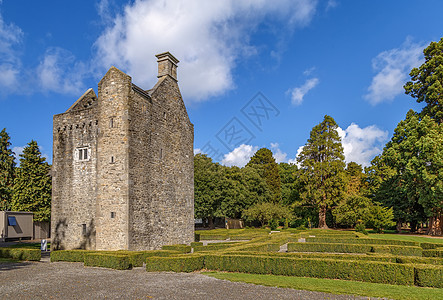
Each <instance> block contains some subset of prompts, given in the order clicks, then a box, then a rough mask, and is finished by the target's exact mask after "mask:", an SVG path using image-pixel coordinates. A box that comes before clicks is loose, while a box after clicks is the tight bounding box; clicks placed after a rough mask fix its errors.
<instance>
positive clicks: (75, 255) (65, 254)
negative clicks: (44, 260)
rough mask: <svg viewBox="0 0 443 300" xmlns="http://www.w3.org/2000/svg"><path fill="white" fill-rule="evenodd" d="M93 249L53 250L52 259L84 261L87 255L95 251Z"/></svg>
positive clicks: (53, 260)
mask: <svg viewBox="0 0 443 300" xmlns="http://www.w3.org/2000/svg"><path fill="white" fill-rule="evenodd" d="M94 252H96V251H92V250H57V251H51V261H52V262H55V261H69V262H84V261H85V255H86V254H88V253H94Z"/></svg>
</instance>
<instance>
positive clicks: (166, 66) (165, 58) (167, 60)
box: [155, 52, 178, 81]
mask: <svg viewBox="0 0 443 300" xmlns="http://www.w3.org/2000/svg"><path fill="white" fill-rule="evenodd" d="M155 57H157V62H158V76H157V77H158V78H161V77H163V76H166V75H169V76H171V77H172V78H173V79H174V80H175V81H177V64H178V59H177V58H175V57H174V55H172V54H171V53H169V52H164V53H160V54H157V55H156V56H155Z"/></svg>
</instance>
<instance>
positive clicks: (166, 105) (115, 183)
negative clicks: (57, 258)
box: [51, 52, 194, 250]
mask: <svg viewBox="0 0 443 300" xmlns="http://www.w3.org/2000/svg"><path fill="white" fill-rule="evenodd" d="M157 58H158V82H157V83H156V85H155V86H154V87H153V88H152V89H150V90H144V89H142V88H140V87H138V86H136V85H135V84H133V83H132V80H131V77H130V76H128V75H126V74H125V73H123V72H121V71H120V70H118V69H117V68H115V67H111V68H110V69H109V71H108V72H107V73H106V75H105V76H104V77H103V78H102V80H101V81H100V82H99V84H98V95H96V94H95V93H94V91H93V90H92V89H89V90H87V91H86V92H85V93H84V94H83V95H82V96H81V97H80V98H79V99H78V100H77V101H76V102H75V103H74V104H73V105H72V106H71V107H70V108H69V109H68V110H67V111H66V112H65V113H62V114H59V115H55V116H54V125H53V139H54V144H53V166H52V172H53V184H52V186H53V190H52V211H51V237H52V247H53V249H76V248H82V249H97V250H117V249H128V250H144V249H159V248H161V246H162V245H165V244H178V243H190V242H192V241H194V163H193V161H194V155H193V140H194V127H193V124H192V123H191V122H190V120H189V117H188V114H187V112H186V108H185V105H184V103H183V99H182V96H181V94H180V90H179V87H178V84H177V63H178V60H177V59H176V58H175V57H174V56H172V55H171V54H170V53H169V52H166V53H162V54H159V55H157Z"/></svg>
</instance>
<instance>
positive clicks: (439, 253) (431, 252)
mask: <svg viewBox="0 0 443 300" xmlns="http://www.w3.org/2000/svg"><path fill="white" fill-rule="evenodd" d="M423 256H425V257H443V248H437V249H428V250H423Z"/></svg>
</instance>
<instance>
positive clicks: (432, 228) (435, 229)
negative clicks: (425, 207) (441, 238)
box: [426, 209, 443, 235]
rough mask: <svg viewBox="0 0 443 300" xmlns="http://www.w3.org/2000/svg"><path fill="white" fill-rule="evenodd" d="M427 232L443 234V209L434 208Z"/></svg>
mask: <svg viewBox="0 0 443 300" xmlns="http://www.w3.org/2000/svg"><path fill="white" fill-rule="evenodd" d="M426 234H429V235H443V214H442V210H441V209H436V210H434V215H433V216H432V217H430V218H429V227H428V231H427V232H426Z"/></svg>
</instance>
